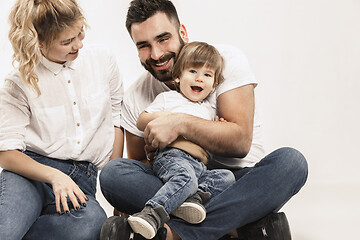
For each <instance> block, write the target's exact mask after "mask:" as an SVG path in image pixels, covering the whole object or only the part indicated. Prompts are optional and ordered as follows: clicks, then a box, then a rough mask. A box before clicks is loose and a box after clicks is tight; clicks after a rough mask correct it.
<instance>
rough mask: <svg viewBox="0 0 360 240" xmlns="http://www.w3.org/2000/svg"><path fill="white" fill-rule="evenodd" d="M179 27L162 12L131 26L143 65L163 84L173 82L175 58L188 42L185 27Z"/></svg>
mask: <svg viewBox="0 0 360 240" xmlns="http://www.w3.org/2000/svg"><path fill="white" fill-rule="evenodd" d="M177 26H178V24H175V23H173V22H172V21H170V20H169V18H168V17H167V16H166V14H165V13H162V12H158V13H156V14H155V15H153V16H152V17H150V18H148V19H147V20H146V21H144V22H141V23H134V24H132V26H131V36H132V39H133V41H134V43H135V44H136V47H137V50H138V55H139V59H140V62H141V64H142V65H143V66H144V67H145V69H146V70H148V71H149V72H150V73H151V74H152V75H153V76H154V77H155V78H157V79H158V80H160V81H162V82H168V81H171V80H172V76H171V71H172V68H173V65H174V61H175V58H176V56H177V55H178V53H179V51H180V49H181V48H182V47H183V46H184V44H186V43H187V42H188V37H187V33H186V29H185V27H184V26H183V25H180V27H179V28H178V27H177Z"/></svg>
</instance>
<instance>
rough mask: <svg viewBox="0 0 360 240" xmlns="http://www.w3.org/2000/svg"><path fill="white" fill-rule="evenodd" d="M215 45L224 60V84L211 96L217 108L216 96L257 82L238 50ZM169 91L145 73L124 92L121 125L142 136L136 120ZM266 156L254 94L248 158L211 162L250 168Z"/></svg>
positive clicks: (219, 159)
mask: <svg viewBox="0 0 360 240" xmlns="http://www.w3.org/2000/svg"><path fill="white" fill-rule="evenodd" d="M214 46H215V47H216V48H217V50H218V51H219V52H220V54H221V56H222V57H223V59H224V61H225V68H224V71H223V75H224V78H225V81H224V82H223V83H221V84H220V85H219V86H217V88H216V91H215V92H214V93H213V94H211V95H210V96H209V97H208V98H209V101H210V102H211V104H212V105H214V106H216V99H217V97H218V96H220V95H221V94H223V93H224V92H227V91H229V90H232V89H235V88H238V87H241V86H245V85H248V84H253V85H254V86H257V84H258V82H257V80H256V79H255V76H254V74H253V73H252V71H251V69H250V66H249V63H248V61H247V59H246V57H245V55H244V54H243V53H242V52H241V51H240V50H239V49H238V48H235V47H233V46H229V45H214ZM170 90H171V89H170V88H169V87H167V86H166V85H165V84H164V83H162V82H160V81H159V80H157V79H155V78H154V77H153V76H152V75H151V74H150V73H148V72H146V73H145V74H143V75H142V76H141V77H140V78H139V79H138V80H137V81H136V82H134V83H133V84H132V85H131V86H130V88H129V89H128V90H127V91H126V93H125V96H124V101H123V104H122V115H121V126H122V127H124V129H125V130H126V131H128V132H130V133H132V134H134V135H136V136H139V137H143V132H142V131H140V130H139V129H138V128H137V127H136V121H137V119H138V117H139V115H140V113H141V112H142V111H144V110H145V109H146V108H147V107H148V106H149V105H150V104H151V103H152V102H153V101H154V99H155V98H156V96H157V95H158V94H159V93H161V92H165V91H170ZM264 155H265V153H264V148H263V144H262V139H261V122H260V119H259V114H258V111H257V101H256V91H255V114H254V127H253V140H252V146H251V148H250V151H249V153H248V155H247V156H246V157H245V158H228V157H221V156H217V155H216V156H214V157H213V159H211V160H210V161H214V163H215V164H220V165H224V166H226V167H229V168H238V167H250V166H253V165H255V163H257V162H259V161H260V160H261V159H262V158H263V157H264Z"/></svg>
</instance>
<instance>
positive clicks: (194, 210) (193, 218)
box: [171, 202, 206, 224]
mask: <svg viewBox="0 0 360 240" xmlns="http://www.w3.org/2000/svg"><path fill="white" fill-rule="evenodd" d="M171 214H172V215H173V216H175V217H178V218H181V219H183V220H185V221H186V222H188V223H192V224H197V223H201V222H202V221H204V219H205V217H206V211H205V209H204V208H203V207H202V206H200V205H199V204H196V203H191V202H184V203H183V204H181V205H180V206H179V207H177V208H176V209H175V210H174V211H173V212H172V213H171Z"/></svg>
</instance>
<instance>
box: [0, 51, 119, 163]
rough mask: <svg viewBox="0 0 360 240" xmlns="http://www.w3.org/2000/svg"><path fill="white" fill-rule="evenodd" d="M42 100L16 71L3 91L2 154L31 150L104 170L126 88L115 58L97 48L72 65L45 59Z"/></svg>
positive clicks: (39, 73) (41, 68) (41, 67)
mask: <svg viewBox="0 0 360 240" xmlns="http://www.w3.org/2000/svg"><path fill="white" fill-rule="evenodd" d="M36 74H37V76H38V78H39V82H38V86H39V89H40V91H41V95H37V94H36V92H35V91H34V90H33V89H32V88H31V87H30V86H29V85H27V84H26V83H25V82H24V81H23V80H22V79H21V78H20V74H19V72H18V70H14V71H13V72H11V73H10V74H9V75H8V76H7V77H6V79H5V81H4V84H3V86H2V88H1V90H0V151H6V150H14V149H17V150H21V151H24V150H29V151H33V152H36V153H38V154H41V155H44V156H48V157H52V158H57V159H64V160H68V159H71V160H76V161H89V162H91V163H93V164H94V165H96V166H97V167H98V168H102V167H103V166H104V165H105V163H106V162H107V161H108V160H109V157H110V155H111V153H112V148H113V143H114V132H115V130H114V126H116V127H120V115H121V102H122V98H123V83H122V80H121V78H120V75H119V70H118V66H117V63H116V60H115V58H114V57H112V56H111V55H110V54H108V52H106V51H104V50H103V49H100V48H97V47H90V48H88V49H82V50H80V52H79V56H78V58H77V59H76V60H75V61H73V62H66V63H65V64H57V63H54V62H50V61H48V60H47V59H46V58H44V57H42V58H41V63H40V64H39V66H38V67H37V68H36Z"/></svg>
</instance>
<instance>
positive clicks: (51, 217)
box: [0, 152, 106, 240]
mask: <svg viewBox="0 0 360 240" xmlns="http://www.w3.org/2000/svg"><path fill="white" fill-rule="evenodd" d="M25 153H26V154H27V155H29V156H30V157H31V158H33V159H34V160H36V161H38V162H40V163H42V164H45V165H48V166H51V167H54V168H56V169H59V170H60V171H62V172H64V173H65V174H67V175H69V176H70V177H71V178H72V179H73V180H74V181H75V183H77V184H78V186H79V187H80V189H81V190H82V191H83V192H84V193H85V194H86V196H87V197H88V199H89V201H87V202H86V207H83V206H81V208H80V210H78V211H75V210H74V209H73V208H72V209H70V214H68V215H66V214H61V215H60V214H59V213H57V212H56V208H55V197H54V193H53V190H52V186H51V185H50V184H46V183H42V182H38V181H33V180H29V179H28V178H25V177H22V176H20V175H18V174H15V173H13V172H9V171H6V170H3V171H2V172H1V174H0V216H1V217H0V239H4V240H7V239H9V240H10V239H34V240H35V239H36V240H39V239H47V240H48V239H52V240H53V239H62V240H64V239H77V240H78V239H84V240H85V239H89V240H90V239H98V238H99V237H100V230H101V226H102V224H103V223H104V222H105V220H106V214H105V212H104V210H103V209H102V208H101V206H100V205H99V203H98V202H97V201H96V200H95V192H96V180H97V168H96V167H95V166H94V165H93V164H91V163H89V162H76V161H64V160H57V159H50V158H47V157H44V156H41V155H38V154H35V153H32V152H25ZM68 204H69V207H72V204H71V202H70V201H68Z"/></svg>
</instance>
